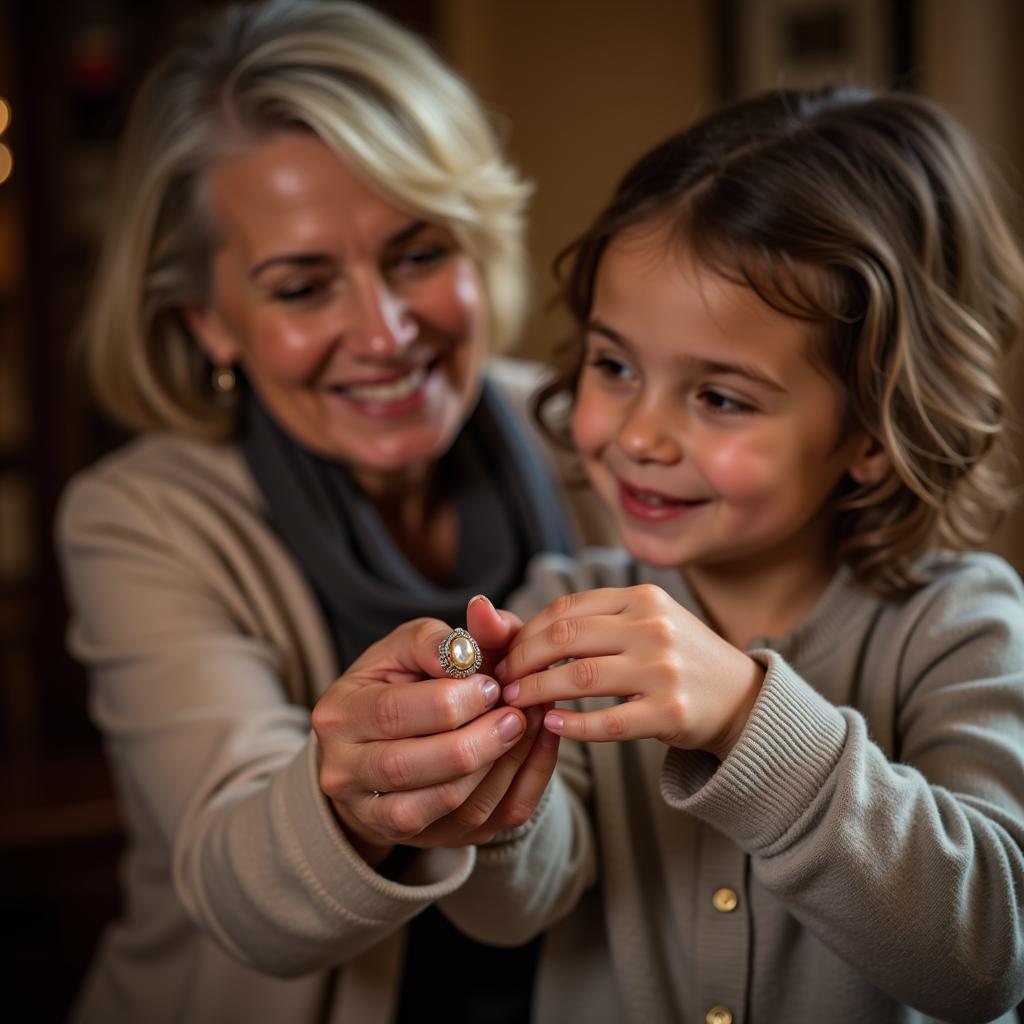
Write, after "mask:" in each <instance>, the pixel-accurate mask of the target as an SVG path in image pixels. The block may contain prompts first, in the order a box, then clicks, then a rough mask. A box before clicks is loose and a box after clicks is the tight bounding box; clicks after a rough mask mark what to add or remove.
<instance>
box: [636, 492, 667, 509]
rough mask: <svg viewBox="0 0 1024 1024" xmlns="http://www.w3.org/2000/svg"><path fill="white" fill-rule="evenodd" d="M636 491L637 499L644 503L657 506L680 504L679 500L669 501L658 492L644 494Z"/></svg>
mask: <svg viewBox="0 0 1024 1024" xmlns="http://www.w3.org/2000/svg"><path fill="white" fill-rule="evenodd" d="M634 493H635V494H636V498H637V500H638V501H639V502H640V503H641V504H642V505H652V506H654V507H655V508H661V507H662V506H664V505H676V504H678V502H675V501H668V500H666V499H665V498H662V497H661V496H660V495H658V494H643V493H641V492H639V491H636V492H634Z"/></svg>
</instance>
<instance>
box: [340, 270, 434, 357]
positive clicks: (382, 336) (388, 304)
mask: <svg viewBox="0 0 1024 1024" xmlns="http://www.w3.org/2000/svg"><path fill="white" fill-rule="evenodd" d="M354 306H355V308H354V309H353V311H352V320H351V323H350V325H349V327H348V330H347V331H346V342H347V344H348V347H349V349H350V350H351V351H352V352H353V353H354V354H355V355H357V356H364V357H368V358H372V359H395V358H398V357H400V356H401V355H402V354H403V353H404V352H405V350H406V349H407V348H408V347H409V346H410V345H411V344H412V343H413V342H414V341H415V340H416V338H417V337H418V336H419V325H418V324H417V322H416V318H415V317H414V316H413V315H412V314H411V312H410V310H409V307H408V303H407V302H406V301H405V300H404V299H403V298H402V297H401V296H400V295H396V294H395V293H394V292H393V291H392V290H391V289H390V288H389V287H387V285H386V284H385V283H384V282H381V281H372V282H366V283H365V284H364V285H363V287H361V288H360V289H359V290H358V293H357V295H356V296H355V303H354Z"/></svg>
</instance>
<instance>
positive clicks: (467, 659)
mask: <svg viewBox="0 0 1024 1024" xmlns="http://www.w3.org/2000/svg"><path fill="white" fill-rule="evenodd" d="M437 653H438V654H439V655H440V657H441V668H443V669H444V670H445V672H447V673H448V675H450V676H451V677H452V678H453V679H463V678H464V677H465V676H471V675H472V674H473V673H474V672H479V671H480V665H481V664H482V663H483V657H482V655H481V654H480V645H479V644H478V643H477V642H476V640H474V639H473V635H472V634H471V633H468V632H466V630H464V629H462V628H461V627H459V628H458V629H453V630H452V631H451V632H450V633H449V634H448V635H447V636H446V637H445V638H444V639H443V640H442V641H441V643H440V644H438V647H437Z"/></svg>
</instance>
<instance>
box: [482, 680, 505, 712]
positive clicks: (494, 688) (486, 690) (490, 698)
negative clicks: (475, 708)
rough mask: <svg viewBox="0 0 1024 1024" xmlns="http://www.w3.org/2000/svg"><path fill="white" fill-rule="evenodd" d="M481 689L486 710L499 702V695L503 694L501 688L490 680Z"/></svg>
mask: <svg viewBox="0 0 1024 1024" xmlns="http://www.w3.org/2000/svg"><path fill="white" fill-rule="evenodd" d="M480 689H481V691H482V692H483V695H484V707H485V708H489V707H490V706H491V705H492V704H494V703H496V702H497V700H498V694H500V693H501V687H500V686H499V685H498V684H497V683H496V682H495V681H494V680H493V679H488V680H487V682H486V683H484V684H483V685H482V686H481V687H480Z"/></svg>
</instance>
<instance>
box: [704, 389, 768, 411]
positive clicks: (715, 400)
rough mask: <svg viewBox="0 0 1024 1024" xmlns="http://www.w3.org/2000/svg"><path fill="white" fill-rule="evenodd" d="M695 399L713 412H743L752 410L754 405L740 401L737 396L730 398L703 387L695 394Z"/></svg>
mask: <svg viewBox="0 0 1024 1024" xmlns="http://www.w3.org/2000/svg"><path fill="white" fill-rule="evenodd" d="M697 400H698V401H699V402H700V403H701V404H702V405H704V406H706V407H707V408H709V409H711V410H712V411H713V412H721V413H744V412H753V411H754V407H753V406H752V405H750V404H749V403H747V402H741V401H740V400H739V399H738V398H732V397H731V396H729V395H726V394H723V393H722V392H721V391H715V390H714V389H712V388H705V389H704V390H703V391H701V392H700V393H699V394H698V395H697Z"/></svg>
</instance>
